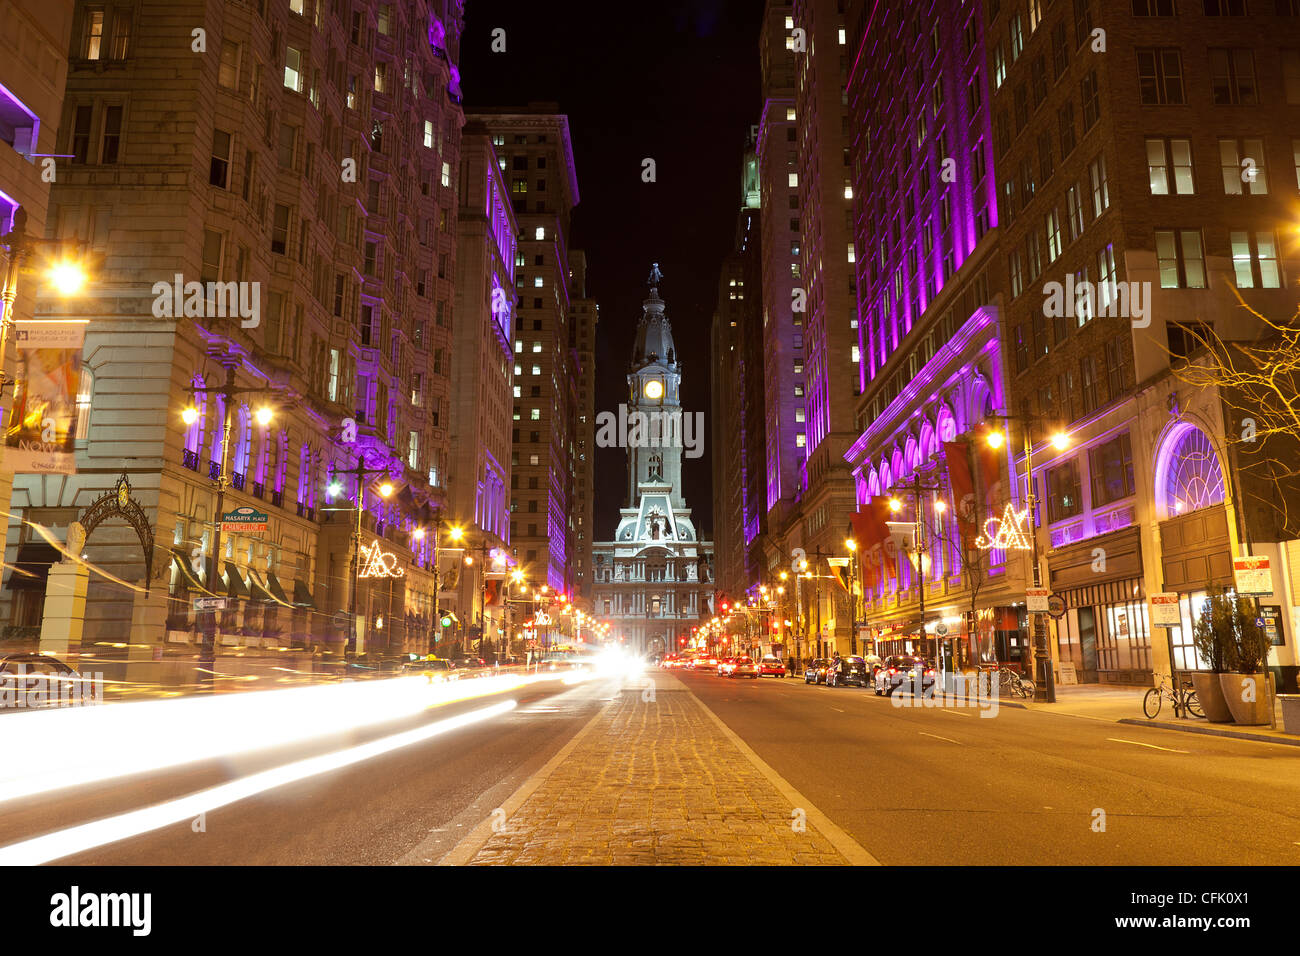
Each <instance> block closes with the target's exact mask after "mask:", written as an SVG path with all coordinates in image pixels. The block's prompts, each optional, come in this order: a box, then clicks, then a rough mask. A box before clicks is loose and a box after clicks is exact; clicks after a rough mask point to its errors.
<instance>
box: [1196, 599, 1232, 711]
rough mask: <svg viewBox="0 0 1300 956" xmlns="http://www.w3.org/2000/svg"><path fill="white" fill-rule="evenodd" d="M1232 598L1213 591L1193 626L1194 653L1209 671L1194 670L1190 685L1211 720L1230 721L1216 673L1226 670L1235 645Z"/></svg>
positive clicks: (1226, 704) (1221, 685)
mask: <svg viewBox="0 0 1300 956" xmlns="http://www.w3.org/2000/svg"><path fill="white" fill-rule="evenodd" d="M1232 606H1233V605H1232V601H1231V598H1230V597H1229V596H1228V594H1227V592H1226V591H1216V592H1214V593H1212V594H1211V595H1210V597H1209V600H1207V601H1206V602H1205V604H1204V605H1203V606H1202V607H1201V613H1200V614H1199V615H1198V616H1197V618H1196V623H1195V624H1193V625H1192V643H1193V644H1194V645H1195V646H1196V653H1197V654H1198V655H1199V656H1200V658H1201V660H1203V661H1205V663H1206V665H1208V667H1209V670H1208V671H1193V672H1192V685H1193V686H1194V687H1195V688H1196V696H1197V698H1198V699H1199V700H1200V702H1201V709H1202V710H1204V711H1205V719H1206V720H1209V721H1211V722H1213V723H1219V724H1230V723H1232V711H1231V710H1229V709H1228V702H1227V700H1225V699H1224V696H1223V684H1222V683H1221V682H1220V680H1219V675H1220V674H1223V673H1225V672H1226V671H1227V670H1228V669H1229V662H1230V661H1231V660H1232V657H1233V653H1234V645H1233V641H1232V634H1231V631H1232V627H1231V621H1230V618H1231V615H1232Z"/></svg>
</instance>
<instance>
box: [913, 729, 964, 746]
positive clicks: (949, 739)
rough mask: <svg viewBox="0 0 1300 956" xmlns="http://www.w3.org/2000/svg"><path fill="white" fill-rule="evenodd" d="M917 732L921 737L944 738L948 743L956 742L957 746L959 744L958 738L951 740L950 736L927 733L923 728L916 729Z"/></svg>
mask: <svg viewBox="0 0 1300 956" xmlns="http://www.w3.org/2000/svg"><path fill="white" fill-rule="evenodd" d="M917 733H918V734H920V735H921V736H922V737H933V738H934V739H935V740H946V741H948V743H950V744H957V745H958V746H961V741H960V740H953V739H952V738H951V737H940V736H939V735H938V734H927V733H926V732H925V731H924V730H918V731H917Z"/></svg>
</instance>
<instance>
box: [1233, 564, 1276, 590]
mask: <svg viewBox="0 0 1300 956" xmlns="http://www.w3.org/2000/svg"><path fill="white" fill-rule="evenodd" d="M1232 570H1233V574H1234V576H1235V578H1236V583H1237V593H1238V594H1272V593H1273V575H1272V572H1270V571H1269V566H1268V558H1261V557H1259V556H1258V555H1252V556H1247V557H1244V558H1233V559H1232Z"/></svg>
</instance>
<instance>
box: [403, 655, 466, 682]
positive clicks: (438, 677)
mask: <svg viewBox="0 0 1300 956" xmlns="http://www.w3.org/2000/svg"><path fill="white" fill-rule="evenodd" d="M402 674H403V675H404V676H411V675H414V674H419V675H420V676H422V677H424V678H426V679H427V680H428V681H429V683H430V684H440V683H442V682H443V681H449V680H456V679H457V678H458V677H460V672H458V671H457V670H455V669H453V668H452V666H451V661H449V660H447V659H445V658H442V657H430V658H423V657H421V658H416V659H415V660H413V661H407V662H406V663H405V664H403V665H402Z"/></svg>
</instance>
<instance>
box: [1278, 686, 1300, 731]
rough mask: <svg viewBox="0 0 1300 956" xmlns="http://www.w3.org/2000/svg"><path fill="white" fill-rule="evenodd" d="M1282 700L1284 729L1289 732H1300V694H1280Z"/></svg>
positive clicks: (1279, 698)
mask: <svg viewBox="0 0 1300 956" xmlns="http://www.w3.org/2000/svg"><path fill="white" fill-rule="evenodd" d="M1277 699H1278V700H1280V701H1281V702H1282V729H1283V730H1285V731H1286V732H1287V733H1288V734H1300V694H1278V695H1277Z"/></svg>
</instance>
